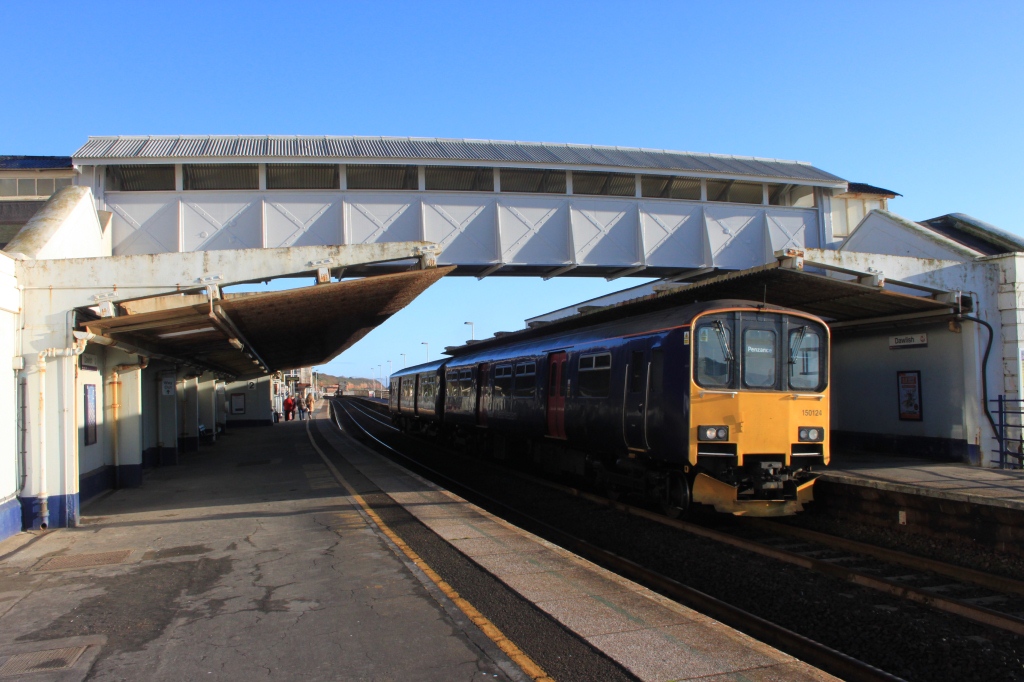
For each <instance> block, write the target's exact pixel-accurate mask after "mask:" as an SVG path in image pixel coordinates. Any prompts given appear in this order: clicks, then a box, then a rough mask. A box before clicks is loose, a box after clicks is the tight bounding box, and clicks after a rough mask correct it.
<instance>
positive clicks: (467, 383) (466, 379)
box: [459, 369, 473, 398]
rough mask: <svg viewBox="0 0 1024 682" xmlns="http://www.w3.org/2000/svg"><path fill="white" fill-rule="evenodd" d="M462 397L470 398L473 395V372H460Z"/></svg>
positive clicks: (466, 370) (469, 370) (467, 370)
mask: <svg viewBox="0 0 1024 682" xmlns="http://www.w3.org/2000/svg"><path fill="white" fill-rule="evenodd" d="M459 386H460V395H462V397H463V398H468V397H470V396H472V395H473V370H471V369H464V370H462V371H461V372H459Z"/></svg>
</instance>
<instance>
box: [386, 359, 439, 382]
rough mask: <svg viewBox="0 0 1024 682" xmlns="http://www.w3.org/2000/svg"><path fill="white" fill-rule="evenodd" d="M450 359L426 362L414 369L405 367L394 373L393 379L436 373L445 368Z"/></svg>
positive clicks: (414, 366)
mask: <svg viewBox="0 0 1024 682" xmlns="http://www.w3.org/2000/svg"><path fill="white" fill-rule="evenodd" d="M449 360H450V358H442V359H440V360H432V361H430V362H424V363H423V364H421V365H413V366H412V367H404V368H402V369H400V370H398V371H397V372H395V373H393V374H392V375H391V376H392V377H404V376H408V375H410V374H422V373H423V372H430V371H436V370H437V369H438V368H440V367H442V366H444V364H445V363H446V362H448V361H449Z"/></svg>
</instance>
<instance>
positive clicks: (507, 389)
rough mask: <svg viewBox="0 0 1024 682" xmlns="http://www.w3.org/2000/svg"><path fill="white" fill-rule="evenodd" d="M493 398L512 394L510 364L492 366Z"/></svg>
mask: <svg viewBox="0 0 1024 682" xmlns="http://www.w3.org/2000/svg"><path fill="white" fill-rule="evenodd" d="M492 395H493V396H494V397H495V398H502V397H504V396H507V395H512V365H499V366H497V367H495V368H494V392H493V393H492Z"/></svg>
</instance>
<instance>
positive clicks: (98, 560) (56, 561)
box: [36, 549, 132, 571]
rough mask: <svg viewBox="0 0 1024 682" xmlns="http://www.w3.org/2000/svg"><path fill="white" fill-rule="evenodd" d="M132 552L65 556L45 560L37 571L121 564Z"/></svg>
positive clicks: (119, 551) (120, 550)
mask: <svg viewBox="0 0 1024 682" xmlns="http://www.w3.org/2000/svg"><path fill="white" fill-rule="evenodd" d="M131 554H132V550H130V549H119V550H117V551H115V552H100V553H98V554H66V555H64V556H55V557H51V558H50V559H47V560H46V562H44V563H43V565H42V566H39V567H38V568H37V569H36V570H37V571H59V570H60V569H63V568H91V567H93V566H109V565H111V564H123V563H124V562H125V561H126V560H127V559H128V557H129V556H131Z"/></svg>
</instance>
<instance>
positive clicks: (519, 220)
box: [498, 197, 573, 265]
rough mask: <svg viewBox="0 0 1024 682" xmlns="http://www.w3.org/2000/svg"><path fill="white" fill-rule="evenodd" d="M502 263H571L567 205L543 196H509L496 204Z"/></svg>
mask: <svg viewBox="0 0 1024 682" xmlns="http://www.w3.org/2000/svg"><path fill="white" fill-rule="evenodd" d="M498 217H499V220H500V221H501V246H502V251H501V262H503V263H509V264H522V265H538V264H539V265H564V264H566V263H570V262H572V257H573V253H572V251H571V250H570V246H569V244H570V242H569V202H568V201H566V200H565V199H550V198H546V197H510V198H509V199H508V200H505V199H502V200H501V201H499V202H498Z"/></svg>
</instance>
